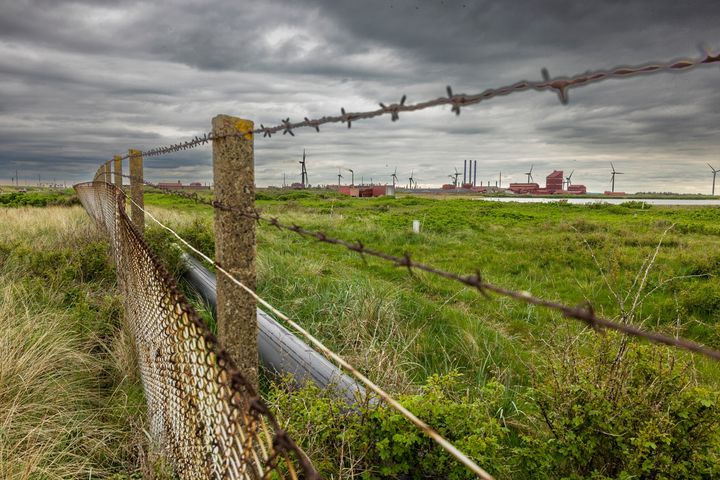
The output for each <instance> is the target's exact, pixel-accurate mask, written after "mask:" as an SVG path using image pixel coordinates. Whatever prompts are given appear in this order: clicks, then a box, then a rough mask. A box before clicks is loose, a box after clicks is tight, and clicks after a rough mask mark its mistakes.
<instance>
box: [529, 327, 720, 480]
mask: <svg viewBox="0 0 720 480" xmlns="http://www.w3.org/2000/svg"><path fill="white" fill-rule="evenodd" d="M588 348H589V350H590V351H589V352H586V353H587V354H585V353H583V354H578V351H577V349H576V348H570V349H569V350H567V351H565V352H564V353H563V354H558V355H557V356H556V357H555V358H553V359H551V360H550V361H549V362H548V365H547V367H546V369H545V371H544V372H542V373H541V374H540V375H538V377H537V381H536V382H535V385H534V388H532V389H531V390H530V392H529V396H530V398H532V399H533V401H534V403H535V405H536V407H537V409H536V411H535V413H534V420H535V422H536V430H535V432H533V434H532V435H530V434H527V435H524V436H523V440H524V445H523V446H522V447H521V448H520V449H518V453H519V454H520V456H521V457H522V458H523V461H522V470H523V471H524V472H525V473H526V474H527V475H529V476H532V477H534V478H568V479H576V478H596V479H606V478H624V479H629V478H638V479H644V478H716V477H717V475H720V462H719V461H720V426H719V425H718V422H717V419H718V415H719V414H720V408H718V407H719V403H718V402H719V401H720V397H719V392H717V391H711V390H709V389H705V388H700V387H698V386H697V385H696V384H695V382H694V381H693V379H692V377H691V375H690V373H689V372H690V371H691V365H690V364H688V363H686V362H683V361H681V360H680V357H678V358H676V357H675V356H674V355H676V354H675V352H669V351H667V350H665V349H663V348H661V347H657V346H654V345H644V344H635V343H628V342H627V340H626V339H622V338H621V337H619V336H617V335H610V334H608V335H607V338H605V339H595V340H592V341H591V342H590V345H589V347H588Z"/></svg>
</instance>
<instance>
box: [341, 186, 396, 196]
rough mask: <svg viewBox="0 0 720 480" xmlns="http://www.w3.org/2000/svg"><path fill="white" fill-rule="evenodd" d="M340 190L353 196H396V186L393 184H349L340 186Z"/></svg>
mask: <svg viewBox="0 0 720 480" xmlns="http://www.w3.org/2000/svg"><path fill="white" fill-rule="evenodd" d="M338 192H340V193H342V194H343V195H349V196H351V197H384V196H390V197H394V196H395V187H393V186H392V185H372V186H347V185H342V186H339V187H338Z"/></svg>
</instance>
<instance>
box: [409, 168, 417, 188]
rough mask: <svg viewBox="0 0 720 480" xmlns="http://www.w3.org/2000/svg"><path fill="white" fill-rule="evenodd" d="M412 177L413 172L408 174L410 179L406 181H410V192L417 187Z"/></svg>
mask: <svg viewBox="0 0 720 480" xmlns="http://www.w3.org/2000/svg"><path fill="white" fill-rule="evenodd" d="M414 175H415V170H412V171H411V172H410V178H408V180H410V189H411V190H412V189H414V188H415V187H417V182H415V178H414Z"/></svg>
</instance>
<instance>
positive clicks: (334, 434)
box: [267, 372, 508, 480]
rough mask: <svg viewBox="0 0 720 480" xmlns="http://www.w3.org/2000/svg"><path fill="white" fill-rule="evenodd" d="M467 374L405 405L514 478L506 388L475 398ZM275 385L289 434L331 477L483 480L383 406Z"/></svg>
mask: <svg viewBox="0 0 720 480" xmlns="http://www.w3.org/2000/svg"><path fill="white" fill-rule="evenodd" d="M459 380H460V375H459V374H457V373H456V372H452V373H450V374H448V375H444V376H437V375H433V376H431V377H430V378H429V379H428V380H427V383H426V385H425V386H424V387H423V388H422V390H421V393H419V394H416V395H404V396H401V397H399V400H400V402H401V403H402V404H403V405H404V406H405V407H406V408H407V409H409V410H410V411H412V412H413V413H414V414H415V415H417V416H418V417H420V418H421V419H423V420H425V421H426V422H427V423H428V424H430V425H431V426H432V427H433V428H434V429H435V430H437V431H438V432H439V433H440V434H441V435H443V436H444V437H446V438H447V439H448V440H450V441H451V442H452V443H454V444H455V445H456V446H457V447H458V448H459V449H460V450H461V451H463V452H464V453H465V454H467V455H468V456H470V457H471V458H473V459H474V460H475V461H476V462H477V463H478V464H480V465H483V466H487V468H488V469H489V470H490V471H491V473H493V474H503V473H507V471H508V470H507V468H506V465H507V461H506V460H499V459H500V458H501V455H502V454H503V453H504V452H505V451H506V450H507V448H506V446H505V444H506V443H507V437H508V430H507V429H506V428H505V427H504V426H503V425H502V424H501V422H500V420H499V419H498V418H497V417H496V416H494V415H493V413H494V412H496V411H498V409H499V404H500V403H501V400H502V398H503V395H504V387H503V386H502V385H500V384H499V383H497V382H494V381H493V382H489V383H488V384H486V385H485V386H484V387H482V388H479V389H477V390H476V391H475V394H474V395H472V396H471V395H470V394H469V393H468V391H467V390H462V389H461V388H460V381H459ZM290 385H292V383H291V382H290V381H289V379H287V378H286V379H285V380H284V381H282V382H275V383H272V384H271V385H270V387H269V393H268V395H267V398H268V401H269V403H270V404H271V405H273V406H274V407H275V408H274V410H275V411H276V414H277V415H278V416H281V417H282V416H284V418H282V419H281V421H282V423H283V424H286V425H287V426H288V428H289V430H290V435H291V436H292V437H293V438H295V439H296V440H297V441H300V442H301V443H302V447H303V448H304V449H305V450H306V451H307V453H308V454H309V455H310V458H312V459H313V463H314V464H315V466H316V468H318V470H319V471H320V473H321V474H322V475H324V476H325V477H326V478H333V477H338V476H339V475H342V476H348V475H357V476H360V477H361V478H364V479H368V480H369V479H382V478H407V479H421V478H448V479H454V480H459V479H472V478H476V477H475V475H474V474H473V473H472V472H470V470H468V469H467V468H466V467H465V466H464V465H462V464H460V463H459V462H458V461H457V460H455V459H454V458H452V457H451V456H450V455H449V454H447V453H446V452H445V451H444V450H442V449H441V448H440V447H438V446H437V444H435V442H434V441H433V440H431V439H430V438H429V437H428V436H427V435H425V434H424V433H423V432H422V431H420V430H419V429H418V428H417V427H415V426H414V425H412V424H410V423H409V422H408V421H407V420H406V419H405V418H404V417H403V416H401V415H400V414H399V413H397V412H396V411H395V410H394V409H392V408H390V407H387V406H385V405H384V404H382V403H378V404H376V405H373V404H370V403H366V404H364V405H356V406H355V407H354V408H352V409H351V408H348V406H347V405H346V404H345V403H344V401H342V400H338V399H336V398H335V397H334V396H333V394H332V393H330V392H328V391H323V390H321V389H319V388H318V387H317V386H315V385H313V384H308V385H306V386H304V387H303V388H300V389H293V388H291V387H290Z"/></svg>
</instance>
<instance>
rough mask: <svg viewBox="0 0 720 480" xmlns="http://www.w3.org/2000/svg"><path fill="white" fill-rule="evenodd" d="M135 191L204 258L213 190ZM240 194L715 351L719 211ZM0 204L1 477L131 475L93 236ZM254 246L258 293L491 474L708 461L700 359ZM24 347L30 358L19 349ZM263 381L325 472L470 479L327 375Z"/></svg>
mask: <svg viewBox="0 0 720 480" xmlns="http://www.w3.org/2000/svg"><path fill="white" fill-rule="evenodd" d="M145 202H146V206H147V208H148V209H149V210H150V211H151V212H153V213H156V214H158V216H159V217H160V218H161V219H162V220H163V221H165V222H167V223H168V224H170V225H171V226H173V227H175V228H176V229H178V231H179V232H180V233H181V234H182V235H183V236H184V237H185V238H188V239H189V240H190V241H191V243H193V244H195V245H197V246H198V247H199V248H201V249H202V250H204V251H206V252H207V253H209V254H211V255H212V254H213V249H214V236H213V234H212V229H213V224H212V216H213V212H212V209H211V208H209V207H206V206H203V205H199V204H196V203H194V202H192V201H190V200H185V199H179V198H177V197H172V196H168V195H165V194H161V193H157V192H148V193H147V194H146V197H145ZM257 204H258V207H259V208H260V209H261V210H262V211H263V212H264V213H265V214H267V215H269V216H278V217H279V218H281V219H282V220H283V221H285V222H287V223H297V224H299V225H302V226H305V227H307V228H310V229H319V230H323V231H325V232H326V233H328V234H330V235H333V236H338V237H340V238H343V239H345V240H349V241H354V240H357V239H360V240H362V241H363V242H364V243H365V244H366V245H367V246H369V247H373V248H377V249H380V250H384V251H387V252H390V253H394V254H398V255H402V254H404V253H406V252H407V253H409V254H410V255H412V256H413V258H414V259H416V260H419V261H422V262H426V263H430V264H433V265H437V266H439V267H441V268H444V269H447V270H449V271H453V272H458V273H466V274H467V273H475V272H476V271H479V272H480V273H481V274H482V275H483V276H484V278H486V279H487V280H489V281H491V282H493V283H496V284H498V285H501V286H505V287H509V288H513V289H521V290H527V291H530V292H532V293H533V294H535V295H539V296H542V297H545V298H549V299H555V300H562V301H564V302H567V303H570V304H579V303H583V302H590V303H592V304H593V305H594V307H595V308H596V310H597V311H598V312H599V313H601V314H603V315H605V316H608V317H610V318H614V319H624V320H626V321H631V322H633V323H635V324H643V325H644V326H645V327H647V328H653V329H658V330H661V331H665V332H669V333H679V334H682V335H686V336H689V337H691V338H694V339H696V340H698V341H701V342H703V343H706V344H709V345H712V346H715V347H720V327H718V320H720V300H719V299H720V283H719V281H718V274H720V252H718V251H717V248H716V245H717V241H718V235H719V234H720V222H718V220H720V209H717V208H711V207H656V206H653V207H652V208H649V209H648V208H642V209H641V208H637V207H639V206H640V205H638V204H636V203H628V204H626V205H622V206H609V205H590V206H573V205H567V204H504V203H494V202H483V201H473V200H469V199H460V198H457V199H455V198H454V199H430V198H423V197H409V196H408V197H403V198H398V199H391V198H381V199H350V198H347V197H340V196H338V195H337V194H334V193H332V192H321V193H317V192H286V191H274V192H273V191H262V192H260V193H259V194H258V202H257ZM0 215H1V217H0V218H1V219H2V222H1V223H2V225H3V226H4V227H5V226H7V228H4V229H3V230H2V231H1V232H0V288H3V300H2V302H3V303H2V304H0V312H2V314H3V315H2V317H3V319H4V323H5V325H8V326H9V328H6V329H5V331H4V332H3V333H0V338H1V339H2V340H1V341H2V342H4V343H3V346H7V348H4V349H0V352H5V351H8V352H9V354H7V355H4V354H3V353H0V402H5V403H1V404H0V428H2V429H3V430H0V465H3V467H0V468H6V470H5V471H0V477H3V478H5V477H8V478H19V479H24V478H28V479H30V478H88V477H89V476H90V470H91V469H92V471H93V472H95V473H93V475H96V476H98V477H107V476H112V475H115V476H116V478H127V477H128V476H131V475H137V474H139V473H140V472H147V469H148V468H147V466H146V465H147V460H146V459H145V458H144V457H143V455H142V454H138V452H143V451H144V443H143V440H142V438H138V432H139V431H140V429H141V428H142V420H141V418H142V413H141V412H142V395H141V393H140V390H139V387H138V381H137V373H136V372H135V368H134V360H133V358H132V353H131V352H132V348H130V347H129V343H128V338H127V335H126V334H125V333H124V331H123V330H122V329H121V328H120V321H119V317H120V315H121V310H120V308H119V302H118V299H117V297H116V296H115V294H114V272H113V270H112V267H110V266H109V265H108V263H107V261H106V258H107V257H106V248H107V246H106V244H105V242H104V241H103V239H102V236H99V235H98V234H97V232H94V230H93V229H92V228H91V227H90V222H89V219H88V218H87V216H86V215H85V213H84V212H83V211H82V210H81V209H80V208H79V207H74V208H70V209H68V208H56V207H53V208H49V209H37V208H21V209H0ZM414 219H418V220H420V221H421V222H422V224H423V230H422V233H421V234H420V235H414V234H413V233H412V232H411V222H412V220H414ZM147 224H148V229H147V230H146V236H147V238H148V239H149V240H150V241H151V243H152V245H153V246H154V247H155V248H156V250H158V253H160V254H161V255H163V256H164V257H165V258H166V259H167V260H168V261H169V262H170V264H171V265H170V266H171V267H173V268H175V267H177V254H176V251H175V250H174V249H173V248H170V244H171V243H173V242H172V239H170V238H169V237H168V235H167V234H166V233H164V232H162V231H160V230H159V229H157V228H156V227H153V226H152V222H151V221H150V220H149V219H148V220H147ZM661 240H662V242H660V241H661ZM656 252H657V256H656V257H655V253H656ZM257 262H258V276H259V278H258V280H259V281H258V290H259V292H260V294H261V295H262V296H263V297H265V298H266V299H268V300H269V301H270V302H271V303H273V304H275V305H276V306H277V307H279V308H280V309H281V310H283V311H285V312H286V313H288V314H289V315H290V316H291V317H293V318H294V319H296V320H297V321H299V322H300V323H301V324H303V325H305V326H306V327H307V328H308V329H310V330H311V331H312V332H313V333H314V334H316V335H317V336H318V337H320V338H321V340H323V341H324V342H325V343H327V344H328V345H329V346H330V347H331V348H333V349H335V350H336V351H339V352H340V353H341V354H342V355H343V356H345V357H346V358H347V359H349V360H350V361H351V362H352V363H354V364H355V365H356V366H358V367H359V368H360V369H361V370H363V371H365V372H366V373H367V374H368V375H369V376H370V377H371V378H372V379H373V380H375V381H377V382H378V383H380V384H381V385H382V386H384V387H385V388H387V389H388V390H390V391H391V392H392V393H394V394H396V395H398V396H399V397H400V398H401V399H402V401H403V402H404V403H405V404H406V405H407V406H408V407H409V408H411V410H413V411H414V412H416V413H417V414H418V415H420V416H421V417H423V418H425V419H426V420H428V421H429V422H430V423H431V424H432V425H433V426H434V427H435V428H437V429H438V430H439V431H441V432H442V433H443V434H444V435H446V436H447V437H448V438H450V440H451V441H453V442H455V443H456V444H458V445H460V446H461V447H462V448H463V450H466V451H468V452H470V454H471V455H473V457H474V458H475V459H476V460H477V461H478V462H480V463H481V465H483V466H484V467H488V469H489V470H490V471H491V473H493V474H495V475H497V477H498V478H525V477H536V478H589V477H592V478H659V477H663V476H664V477H665V478H698V477H703V476H704V478H712V477H713V475H717V474H720V472H718V470H717V467H716V466H717V465H718V464H720V457H719V455H720V453H719V452H720V431H719V429H718V426H717V421H716V419H717V418H718V414H719V413H718V408H719V405H720V396H719V391H720V389H719V388H718V378H720V375H719V373H720V369H719V368H718V364H717V363H714V362H711V361H708V360H705V359H703V358H701V357H697V356H696V357H692V356H690V355H689V354H687V353H684V352H681V351H678V350H676V349H671V348H667V347H659V346H652V345H647V344H644V343H642V342H636V341H631V342H629V343H627V342H626V341H625V340H624V339H622V337H620V336H618V335H612V334H606V335H597V334H595V333H593V332H591V331H588V330H587V329H585V328H584V327H583V326H582V325H580V324H578V323H577V322H573V321H571V320H568V319H564V318H562V317H561V316H559V315H558V314H555V313H553V312H550V311H547V310H545V309H541V308H536V307H530V306H527V305H524V304H519V303H517V302H515V301H512V300H509V299H505V298H500V297H495V296H492V297H491V298H490V299H486V298H485V297H483V296H482V295H479V294H478V292H476V291H473V290H472V289H469V288H467V287H463V286H462V285H460V284H457V283H453V282H448V281H446V280H442V279H439V278H436V277H433V276H430V275H427V274H422V273H415V274H413V275H410V274H409V273H408V272H407V270H405V269H400V268H397V267H394V266H391V265H388V264H386V263H383V262H380V261H378V260H374V259H372V258H366V259H363V258H361V257H359V256H358V255H357V254H355V253H353V252H349V251H347V250H345V249H341V248H338V247H335V246H332V245H325V244H319V243H317V242H316V241H313V240H311V239H305V238H301V237H299V236H297V235H294V234H292V233H289V232H282V231H279V230H277V229H275V228H272V227H270V226H267V225H261V226H260V227H259V230H258V260H257ZM648 266H649V268H648ZM646 271H647V274H646V273H645V272H646ZM175 273H176V274H177V273H179V269H177V268H175ZM640 287H641V288H640ZM6 292H7V293H6ZM636 298H637V299H638V302H635V299H636ZM640 300H642V301H640ZM634 303H637V304H636V305H635V306H634V307H633V304H634ZM205 317H206V319H207V320H208V321H210V320H211V319H210V318H209V316H208V315H207V314H206V315H205ZM5 319H6V320H5ZM23 339H28V340H29V341H27V342H26V341H23ZM22 355H25V356H26V357H27V358H32V359H33V361H31V362H22V363H18V362H17V361H16V359H17V358H19V357H22ZM23 358H24V357H23ZM61 358H62V359H65V360H64V361H61V360H60V359H61ZM30 365H39V366H44V367H43V368H37V369H35V368H30ZM58 366H59V368H58ZM23 382H25V383H23ZM23 385H25V387H22V386H23ZM18 386H20V387H18ZM265 389H266V391H265V393H266V395H267V397H268V401H269V402H270V404H271V405H272V406H273V407H274V408H275V409H276V413H277V414H278V416H279V419H280V421H281V423H282V424H283V425H285V426H287V428H288V429H289V431H290V433H291V434H292V435H293V437H294V438H296V439H298V440H299V441H300V442H301V443H302V445H303V446H304V447H305V448H306V449H307V450H308V451H309V452H310V454H311V458H312V459H313V460H314V461H315V463H316V465H319V466H320V468H321V469H322V471H323V473H324V474H325V475H326V477H327V478H352V477H353V475H355V476H357V475H358V474H359V473H360V472H364V473H366V474H367V477H368V478H397V475H402V474H408V475H410V477H409V478H420V476H422V475H429V476H435V477H438V478H446V477H450V476H451V477H452V478H467V472H466V471H465V470H464V469H462V468H458V467H457V464H456V463H454V462H453V461H451V460H449V459H448V458H447V457H446V456H444V455H443V454H440V453H439V452H438V451H437V448H436V447H434V446H433V445H432V443H431V442H429V441H428V440H427V438H425V437H423V436H422V435H421V434H419V433H418V432H417V431H416V430H415V429H414V428H413V427H411V426H409V425H408V424H407V423H406V422H405V421H404V420H402V419H401V418H400V417H398V416H397V415H396V414H394V413H393V412H392V411H390V410H388V409H385V408H373V409H361V410H360V411H359V412H358V415H355V414H354V413H353V414H352V415H351V414H349V413H348V412H347V410H346V409H344V407H343V406H342V405H335V404H333V401H332V399H331V398H329V397H328V396H327V392H318V391H316V390H313V389H312V388H309V389H301V390H294V389H293V388H292V387H290V386H287V385H284V384H282V383H272V382H271V383H266V384H265ZM5 392H10V393H8V394H5ZM22 405H28V408H27V409H26V411H23V412H21V413H17V412H19V407H18V406H22ZM5 412H9V413H5ZM617 412H622V414H616V413H617ZM3 415H4V416H3ZM8 425H9V426H10V427H9V428H8V427H7V426H8ZM7 432H9V433H7ZM98 439H102V442H101V441H99V440H98ZM20 452H22V454H21V453H20ZM28 452H29V453H28ZM3 455H5V456H4V457H3ZM5 459H7V460H5ZM3 460H4V462H3ZM53 468H55V469H57V471H58V472H60V473H57V474H52V475H51V474H50V473H48V472H52V471H54V470H53ZM28 469H29V470H28ZM27 471H29V472H30V473H29V474H24V473H23V472H27ZM421 474H422V475H421ZM23 475H24V476H23Z"/></svg>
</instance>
